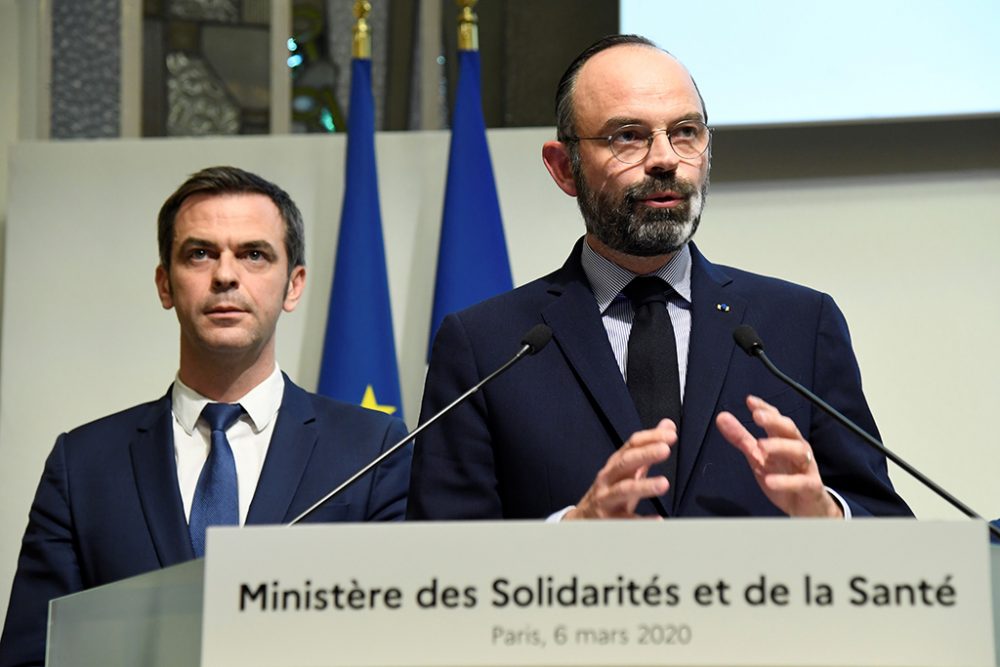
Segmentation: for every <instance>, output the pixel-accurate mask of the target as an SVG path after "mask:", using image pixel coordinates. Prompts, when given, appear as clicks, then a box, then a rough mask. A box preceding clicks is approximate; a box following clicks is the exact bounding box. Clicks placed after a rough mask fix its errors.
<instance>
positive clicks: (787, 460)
mask: <svg viewBox="0 0 1000 667" xmlns="http://www.w3.org/2000/svg"><path fill="white" fill-rule="evenodd" d="M757 445H758V447H759V448H760V451H761V452H762V454H763V457H764V467H765V469H767V471H768V472H779V471H785V472H789V473H811V472H813V471H814V470H817V468H816V462H815V459H814V457H813V453H812V447H810V446H809V443H808V442H806V441H805V440H802V439H794V440H793V439H789V438H761V439H760V440H758V441H757Z"/></svg>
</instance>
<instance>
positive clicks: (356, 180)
mask: <svg viewBox="0 0 1000 667" xmlns="http://www.w3.org/2000/svg"><path fill="white" fill-rule="evenodd" d="M374 106H375V105H374V101H373V100H372V88H371V60H368V59H364V58H355V59H354V60H353V61H352V62H351V105H350V108H349V112H350V117H349V119H348V129H347V160H346V163H345V169H344V204H343V209H342V210H341V214H340V237H339V239H338V241H337V259H336V264H335V266H334V274H333V288H332V289H331V290H330V307H329V310H328V311H327V313H328V314H327V320H326V338H325V342H324V345H323V361H322V365H321V366H320V372H319V388H318V391H319V393H321V394H325V395H327V396H330V397H332V398H336V399H339V400H341V401H344V402H346V403H355V404H360V405H362V406H364V407H366V408H371V409H374V410H381V411H382V412H387V413H389V414H392V415H395V416H397V417H400V418H402V416H403V404H402V400H401V396H400V391H399V372H398V369H397V366H396V344H395V341H394V339H393V328H392V310H391V308H390V305H389V280H388V277H387V276H386V268H385V246H384V243H383V241H382V213H381V210H380V208H379V198H378V177H377V172H376V169H375V108H374Z"/></svg>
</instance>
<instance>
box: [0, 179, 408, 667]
mask: <svg viewBox="0 0 1000 667" xmlns="http://www.w3.org/2000/svg"><path fill="white" fill-rule="evenodd" d="M158 237H159V245H160V265H159V266H158V267H157V269H156V288H157V292H158V294H159V298H160V303H161V304H162V305H163V307H164V308H166V309H170V308H172V309H174V311H175V312H176V314H177V320H178V322H179V323H180V333H181V336H180V366H179V370H178V372H177V377H176V380H175V381H174V383H173V385H172V386H171V388H170V389H169V390H168V392H167V394H166V395H165V396H163V397H162V398H160V399H159V400H157V401H153V402H151V403H146V404H143V405H139V406H137V407H133V408H131V409H129V410H125V411H124V412H120V413H117V414H114V415H111V416H109V417H105V418H103V419H100V420H98V421H95V422H92V423H90V424H87V425H85V426H81V427H80V428H77V429H74V430H72V431H70V432H69V433H64V434H63V435H61V436H59V438H58V440H57V441H56V444H55V447H54V449H53V450H52V453H51V454H50V455H49V458H48V460H47V462H46V465H45V471H44V473H43V475H42V480H41V482H40V483H39V486H38V492H37V494H36V496H35V500H34V503H33V505H32V508H31V512H30V516H29V523H28V527H27V530H26V532H25V535H24V541H23V543H22V546H21V555H20V558H19V560H18V567H17V574H16V575H15V578H14V584H13V587H12V590H11V598H10V606H9V607H8V610H7V620H6V623H5V625H4V630H3V636H2V638H0V665H3V666H8V665H30V664H37V665H40V664H42V662H43V661H44V658H45V633H46V617H47V606H48V602H49V600H51V599H53V598H56V597H60V596H63V595H67V594H69V593H73V592H76V591H80V590H84V589H87V588H91V587H94V586H99V585H101V584H106V583H109V582H112V581H116V580H119V579H124V578H126V577H130V576H133V575H137V574H141V573H143V572H147V571H150V570H155V569H158V568H162V567H167V566H170V565H174V564H177V563H181V562H184V561H187V560H190V559H192V558H196V557H201V556H202V555H203V554H204V547H205V544H204V543H205V533H206V529H207V527H208V526H211V525H219V524H223V525H225V524H229V525H235V524H240V525H242V524H281V523H286V522H288V521H290V520H291V519H293V518H294V517H296V516H298V515H299V514H300V513H302V512H303V511H304V510H306V509H307V508H308V507H310V506H311V505H312V504H313V503H315V502H316V501H317V500H319V499H320V498H322V497H323V496H324V495H325V494H326V493H327V492H328V491H330V490H331V489H332V488H334V487H336V486H337V485H338V484H339V483H340V482H342V481H344V480H345V479H346V478H347V477H349V476H350V475H351V474H353V473H354V472H355V471H356V470H358V469H359V468H361V467H362V466H363V465H364V464H365V463H367V462H368V461H369V460H370V459H373V458H375V457H376V456H377V455H378V454H379V453H381V452H382V451H383V450H385V449H386V448H388V447H389V446H391V445H393V444H394V443H395V442H397V441H398V440H400V439H401V438H402V437H403V436H404V435H405V434H406V428H405V426H404V425H403V424H402V422H400V421H399V420H398V419H395V418H392V417H389V416H388V415H385V414H383V413H380V412H374V411H370V410H365V409H363V408H361V407H358V406H354V405H347V404H344V403H340V402H337V401H334V400H331V399H328V398H325V397H322V396H317V395H315V394H311V393H308V392H306V391H304V390H303V389H301V388H299V387H298V386H296V385H295V384H294V383H292V381H291V380H289V379H288V377H287V376H285V375H284V374H283V373H282V372H281V371H280V369H279V368H278V365H277V363H276V361H275V355H274V346H275V338H274V335H275V328H276V326H277V323H278V318H279V316H280V315H281V313H282V312H283V311H288V312H290V311H292V310H294V309H295V307H296V305H297V304H298V302H299V299H300V298H301V296H302V292H303V289H304V288H305V277H306V270H305V243H304V235H303V225H302V216H301V214H300V213H299V210H298V208H297V207H296V205H295V203H294V202H293V201H292V200H291V198H290V197H289V196H288V194H287V193H286V192H284V191H283V190H282V189H281V188H279V187H278V186H276V185H274V184H273V183H270V182H268V181H266V180H264V179H262V178H260V177H259V176H256V175H254V174H251V173H249V172H246V171H243V170H241V169H237V168H234V167H213V168H209V169H204V170H202V171H200V172H198V173H196V174H194V175H193V176H191V177H190V178H189V179H188V180H187V181H186V182H185V183H184V184H183V185H181V186H180V188H178V190H177V191H176V192H175V193H174V194H173V195H171V196H170V198H169V199H167V201H166V203H164V205H163V207H162V209H161V210H160V215H159V233H158ZM408 480H409V452H402V453H400V454H399V455H397V456H395V457H392V458H390V459H388V460H387V461H386V462H385V463H383V464H382V465H381V466H380V467H379V468H378V470H376V471H375V473H374V474H373V475H371V476H370V477H368V478H365V479H363V480H361V481H360V482H359V483H357V484H356V485H355V486H353V487H351V488H350V489H349V490H348V491H346V492H345V493H344V494H343V495H341V496H340V498H338V499H337V500H336V501H335V502H331V503H329V504H328V505H326V506H323V507H321V508H320V509H318V510H317V511H316V512H315V513H314V514H313V515H311V516H310V517H309V519H308V520H309V521H378V520H399V519H401V518H402V517H403V515H404V513H405V508H406V492H407V486H408Z"/></svg>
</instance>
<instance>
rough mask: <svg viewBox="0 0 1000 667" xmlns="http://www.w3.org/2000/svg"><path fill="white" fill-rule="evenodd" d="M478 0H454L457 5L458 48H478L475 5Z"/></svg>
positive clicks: (473, 49)
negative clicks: (458, 9)
mask: <svg viewBox="0 0 1000 667" xmlns="http://www.w3.org/2000/svg"><path fill="white" fill-rule="evenodd" d="M476 2H478V0H455V4H456V5H458V6H459V8H460V11H459V13H458V50H459V51H478V50H479V17H478V16H476V12H475V7H476Z"/></svg>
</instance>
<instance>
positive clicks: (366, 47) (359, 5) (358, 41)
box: [351, 0, 372, 60]
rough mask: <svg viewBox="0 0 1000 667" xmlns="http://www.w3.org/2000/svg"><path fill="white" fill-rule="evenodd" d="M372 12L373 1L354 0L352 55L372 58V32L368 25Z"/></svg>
mask: <svg viewBox="0 0 1000 667" xmlns="http://www.w3.org/2000/svg"><path fill="white" fill-rule="evenodd" d="M371 13H372V3H370V2H368V0H354V39H353V41H352V43H351V56H353V57H354V58H363V59H365V60H371V57H372V32H371V28H369V27H368V15H369V14H371Z"/></svg>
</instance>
